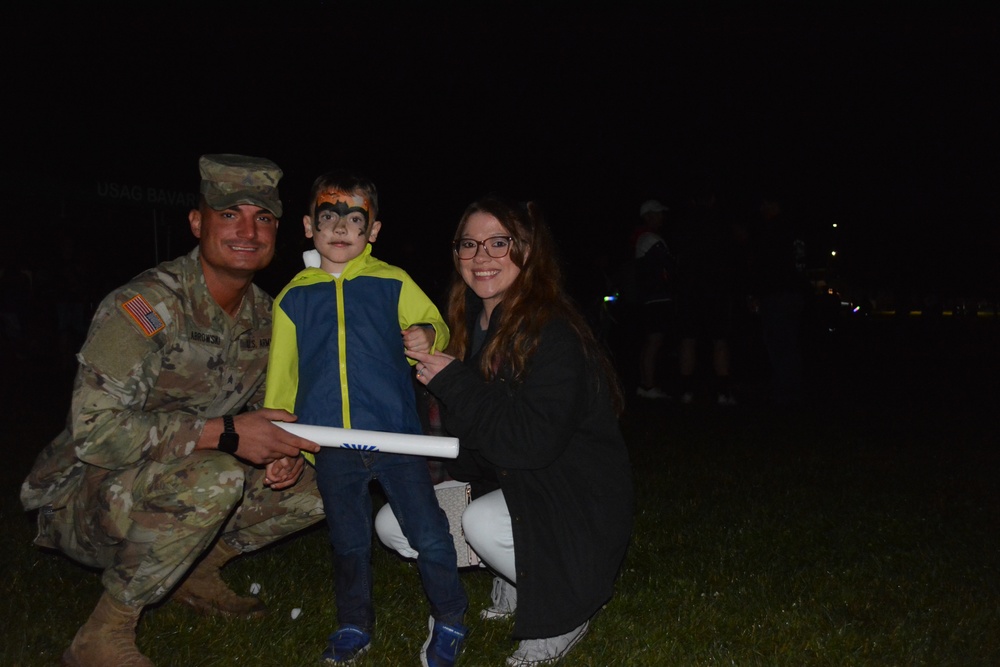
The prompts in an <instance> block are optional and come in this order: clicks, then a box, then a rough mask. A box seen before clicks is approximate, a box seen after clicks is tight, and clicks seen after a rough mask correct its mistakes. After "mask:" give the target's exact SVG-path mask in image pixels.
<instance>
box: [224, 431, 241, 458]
mask: <svg viewBox="0 0 1000 667" xmlns="http://www.w3.org/2000/svg"><path fill="white" fill-rule="evenodd" d="M239 446H240V436H239V434H238V433H222V434H220V435H219V451H220V452H225V453H226V454H235V453H236V450H237V449H239Z"/></svg>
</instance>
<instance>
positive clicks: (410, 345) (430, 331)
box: [403, 324, 437, 354]
mask: <svg viewBox="0 0 1000 667" xmlns="http://www.w3.org/2000/svg"><path fill="white" fill-rule="evenodd" d="M436 336H437V332H436V331H434V327H422V326H420V325H419V324H414V325H413V326H412V327H410V328H409V329H406V330H404V331H403V349H404V350H406V351H408V352H424V353H430V354H433V353H434V352H433V349H434V338H435V337H436Z"/></svg>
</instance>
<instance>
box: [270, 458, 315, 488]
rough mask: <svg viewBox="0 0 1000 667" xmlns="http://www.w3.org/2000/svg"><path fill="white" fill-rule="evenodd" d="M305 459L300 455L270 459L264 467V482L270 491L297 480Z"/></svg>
mask: <svg viewBox="0 0 1000 667" xmlns="http://www.w3.org/2000/svg"><path fill="white" fill-rule="evenodd" d="M305 464H306V460H305V459H304V458H302V457H301V456H296V457H294V458H291V457H285V458H281V459H278V460H277V461H271V462H270V463H268V464H267V467H266V468H265V469H264V484H266V485H267V486H268V487H269V488H270V489H271V490H272V491H280V490H281V489H287V488H288V487H290V486H292V485H293V484H295V482H297V481H299V477H301V476H302V470H303V468H304V467H305Z"/></svg>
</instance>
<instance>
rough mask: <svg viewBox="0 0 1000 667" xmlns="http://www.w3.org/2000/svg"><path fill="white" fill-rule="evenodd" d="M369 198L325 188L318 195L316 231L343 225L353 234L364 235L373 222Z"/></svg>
mask: <svg viewBox="0 0 1000 667" xmlns="http://www.w3.org/2000/svg"><path fill="white" fill-rule="evenodd" d="M371 208H372V207H371V202H369V201H368V198H367V197H365V196H363V195H360V194H355V193H351V192H343V191H341V190H333V189H330V190H324V191H323V192H321V193H320V194H319V196H317V197H316V220H315V224H316V231H327V230H333V229H336V228H338V227H341V226H343V227H344V229H345V230H346V231H347V232H348V233H349V234H351V235H356V236H364V235H365V234H366V233H367V232H368V225H369V223H370V222H371Z"/></svg>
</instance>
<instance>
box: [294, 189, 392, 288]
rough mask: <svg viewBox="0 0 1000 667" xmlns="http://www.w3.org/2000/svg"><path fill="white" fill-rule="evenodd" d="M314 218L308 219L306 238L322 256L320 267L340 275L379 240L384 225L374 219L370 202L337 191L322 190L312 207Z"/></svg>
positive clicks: (360, 197)
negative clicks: (368, 247)
mask: <svg viewBox="0 0 1000 667" xmlns="http://www.w3.org/2000/svg"><path fill="white" fill-rule="evenodd" d="M313 210H314V211H315V218H313V217H311V216H308V215H307V216H305V217H304V218H303V219H302V224H303V226H304V227H305V232H306V238H310V239H312V240H313V244H314V245H315V246H316V250H317V251H319V255H320V268H321V269H323V270H324V271H326V272H327V273H341V272H342V271H343V270H344V267H345V266H346V265H347V263H348V262H349V261H351V260H352V259H354V258H355V257H357V256H359V255H360V254H361V253H362V252H364V250H365V247H366V246H367V245H368V244H369V243H374V242H375V239H376V238H377V237H378V232H379V229H381V228H382V223H381V222H379V221H378V220H371V217H372V206H371V202H370V201H369V200H368V198H367V197H365V196H364V195H361V194H358V193H355V192H343V191H341V190H336V189H327V190H323V191H322V192H320V193H319V195H318V196H317V197H316V203H315V206H314V207H313Z"/></svg>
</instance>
